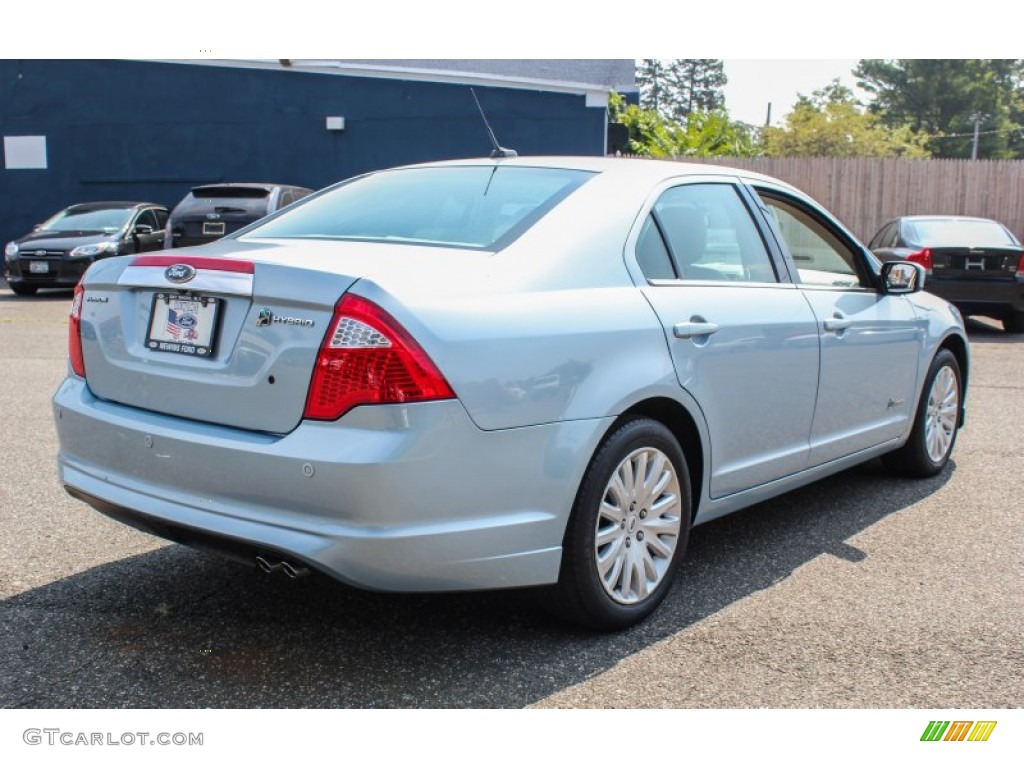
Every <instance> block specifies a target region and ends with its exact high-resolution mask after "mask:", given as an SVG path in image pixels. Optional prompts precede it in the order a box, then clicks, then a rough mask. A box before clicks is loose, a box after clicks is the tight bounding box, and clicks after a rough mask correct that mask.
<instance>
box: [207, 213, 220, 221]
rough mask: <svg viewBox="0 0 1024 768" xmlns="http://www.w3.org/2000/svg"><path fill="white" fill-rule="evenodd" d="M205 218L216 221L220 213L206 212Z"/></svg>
mask: <svg viewBox="0 0 1024 768" xmlns="http://www.w3.org/2000/svg"><path fill="white" fill-rule="evenodd" d="M206 218H208V219H209V220H210V221H216V220H217V219H219V218H220V214H219V213H208V214H206Z"/></svg>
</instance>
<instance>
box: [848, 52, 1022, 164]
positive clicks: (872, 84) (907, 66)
mask: <svg viewBox="0 0 1024 768" xmlns="http://www.w3.org/2000/svg"><path fill="white" fill-rule="evenodd" d="M854 75H856V76H857V78H858V79H859V85H860V87H861V88H863V89H864V90H866V91H868V92H869V93H870V94H872V96H873V102H872V104H871V107H870V108H871V111H872V112H873V113H874V114H877V115H879V116H880V118H881V120H882V122H883V123H884V124H885V125H888V126H890V127H895V126H901V125H909V126H910V127H911V128H912V129H913V130H914V131H916V132H922V133H927V134H929V135H930V136H931V138H930V139H929V142H928V148H929V150H930V151H931V152H932V154H934V155H936V156H938V157H970V156H971V150H972V145H973V142H974V127H975V119H977V121H978V127H979V135H978V157H985V158H1011V157H1024V138H1022V135H1021V121H1022V118H1024V99H1022V92H1021V86H1022V81H1024V62H1022V61H1021V60H1019V59H861V61H860V62H859V63H858V64H857V67H856V69H854Z"/></svg>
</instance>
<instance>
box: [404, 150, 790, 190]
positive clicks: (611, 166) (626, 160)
mask: <svg viewBox="0 0 1024 768" xmlns="http://www.w3.org/2000/svg"><path fill="white" fill-rule="evenodd" d="M467 165H482V166H510V167H526V168H561V169H570V170H580V171H591V172H593V173H601V174H609V175H613V176H621V177H623V178H625V177H629V178H631V179H634V180H638V181H639V180H649V181H657V180H659V179H670V178H676V177H680V176H733V177H736V176H738V177H741V178H743V179H747V180H751V181H764V182H770V183H772V184H776V185H779V186H782V187H786V188H788V189H795V188H794V187H793V186H792V185H790V184H787V183H786V182H783V181H781V180H779V179H776V178H774V177H771V176H766V175H764V174H761V173H757V172H755V171H748V170H745V169H742V168H734V167H732V166H726V165H717V164H714V165H712V164H704V163H688V162H685V161H677V160H655V159H648V158H639V157H577V156H569V155H551V156H523V157H502V158H486V157H483V158H481V157H478V158H465V159H461V160H443V161H439V162H433V163H417V164H414V165H405V166H400V168H401V169H407V168H443V167H446V166H447V167H452V166H467ZM388 170H395V169H388Z"/></svg>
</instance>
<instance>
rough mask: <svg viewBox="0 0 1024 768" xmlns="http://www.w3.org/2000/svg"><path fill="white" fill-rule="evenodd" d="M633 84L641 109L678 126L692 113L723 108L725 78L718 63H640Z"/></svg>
mask: <svg viewBox="0 0 1024 768" xmlns="http://www.w3.org/2000/svg"><path fill="white" fill-rule="evenodd" d="M636 82H637V85H638V86H639V87H640V104H641V106H643V107H645V108H647V109H653V110H654V111H655V112H657V113H658V114H659V115H661V116H662V117H664V118H666V119H669V120H674V121H675V122H677V123H685V122H686V120H687V118H688V117H689V116H690V114H691V113H692V112H709V111H714V110H720V109H724V108H725V96H724V95H723V93H722V86H724V85H725V84H726V83H727V82H728V78H727V77H726V76H725V68H724V64H723V63H722V60H721V59H641V60H640V63H639V64H638V65H637V68H636Z"/></svg>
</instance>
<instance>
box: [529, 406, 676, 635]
mask: <svg viewBox="0 0 1024 768" xmlns="http://www.w3.org/2000/svg"><path fill="white" fill-rule="evenodd" d="M690 499H691V497H690V476H689V473H688V471H687V467H686V460H685V458H684V457H683V451H682V449H681V448H680V447H679V442H678V441H677V440H676V438H675V436H674V435H673V434H672V432H671V431H669V429H668V428H667V427H666V426H665V425H664V424H662V423H661V422H658V421H654V420H653V419H648V418H635V419H631V420H630V421H627V422H625V423H624V424H622V425H620V426H619V427H617V428H616V429H615V431H614V432H612V433H611V434H610V435H609V436H608V437H607V438H606V439H605V441H604V442H603V443H602V444H601V447H600V448H598V450H597V452H596V453H595V454H594V457H593V458H592V459H591V461H590V465H589V466H588V468H587V471H586V474H585V475H584V477H583V482H582V483H581V484H580V489H579V492H578V493H577V495H576V501H575V503H574V504H573V510H572V515H571V516H570V518H569V524H568V527H567V529H566V533H565V540H564V543H563V549H562V567H561V572H560V574H559V580H558V583H557V584H556V585H554V586H553V587H551V588H549V590H548V593H547V597H548V607H549V608H550V609H552V610H553V611H555V612H556V613H557V614H558V615H559V616H561V617H562V618H565V619H568V620H570V621H573V622H575V623H578V624H582V625H584V626H587V627H591V628H594V629H602V630H613V629H623V628H625V627H628V626H631V625H633V624H636V623H637V622H639V621H642V620H643V619H645V618H647V616H649V615H650V614H651V613H652V612H653V611H654V609H655V608H657V607H658V605H659V604H660V603H661V601H662V600H664V599H665V595H666V594H667V593H668V590H669V589H670V587H671V585H672V579H673V577H674V576H675V573H676V571H677V570H678V567H679V563H680V561H681V560H682V558H683V553H684V551H685V549H686V543H687V540H688V538H689V533H690V518H691V507H692V505H691V500H690Z"/></svg>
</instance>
